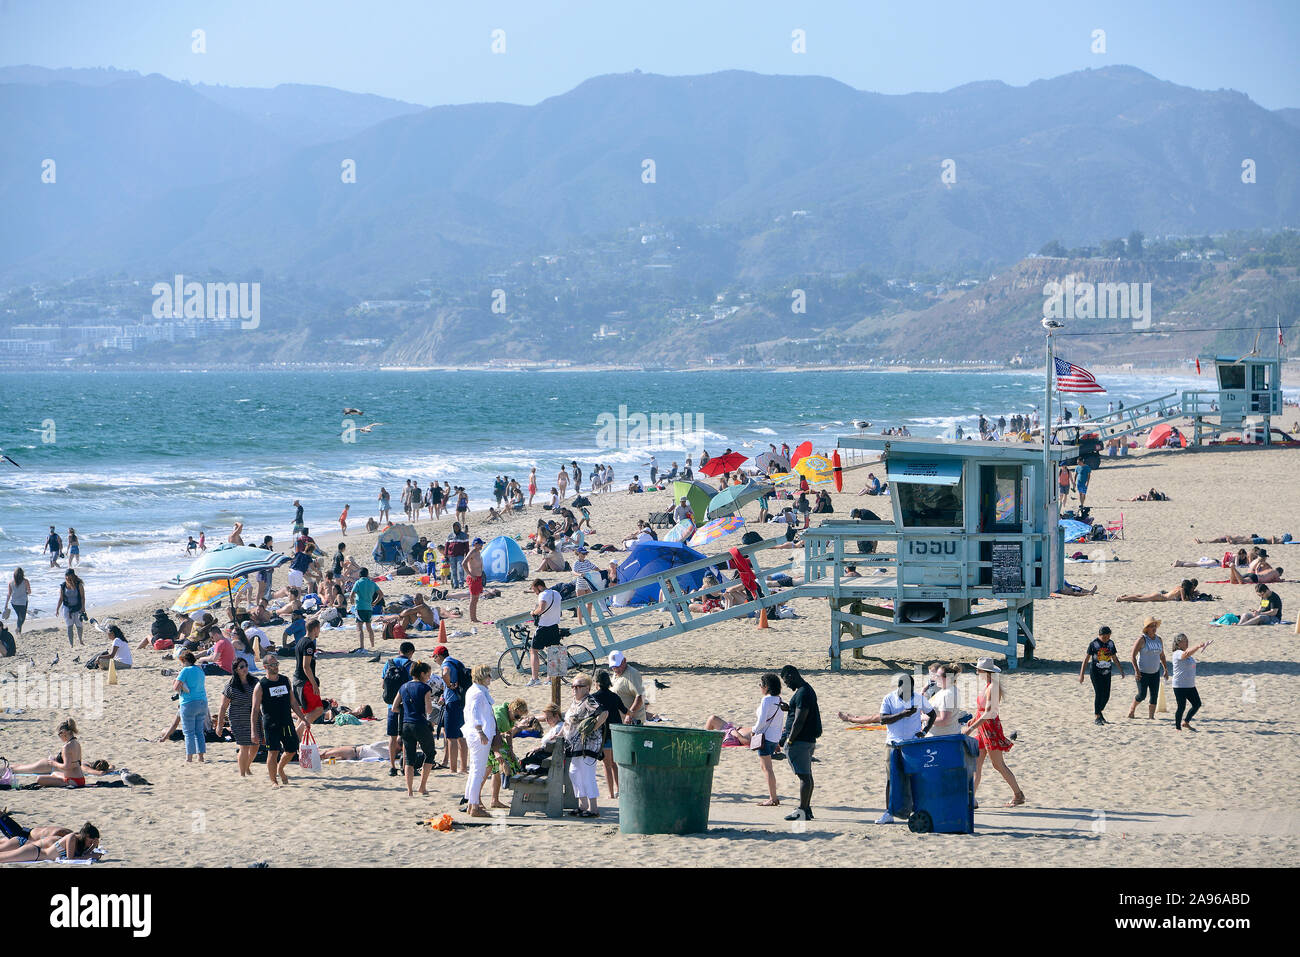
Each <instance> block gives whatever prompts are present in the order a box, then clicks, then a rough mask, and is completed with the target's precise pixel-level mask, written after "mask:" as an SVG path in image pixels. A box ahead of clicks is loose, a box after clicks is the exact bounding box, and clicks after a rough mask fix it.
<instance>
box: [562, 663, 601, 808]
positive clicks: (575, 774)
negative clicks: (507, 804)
mask: <svg viewBox="0 0 1300 957" xmlns="http://www.w3.org/2000/svg"><path fill="white" fill-rule="evenodd" d="M608 717H609V712H607V711H605V710H604V709H603V708H602V707H601V706H600V703H599V702H597V701H596V699H595V698H593V697H592V695H591V678H590V677H588V676H587V675H584V674H581V673H580V674H578V675H577V676H575V677H574V679H573V704H571V705H569V710H568V711H566V712H565V713H564V732H563V733H564V753H565V755H566V756H567V757H568V758H569V777H570V778H571V779H572V780H573V790H574V791H575V792H576V793H577V795H578V810H576V811H570V812H569V816H570V817H600V808H599V807H597V806H596V799H597V798H598V797H599V796H600V789H599V788H598V787H597V785H596V763H597V762H598V761H600V760H601V759H602V758H603V756H604V747H605V732H604V731H603V730H602V728H603V725H604V724H605V720H606V719H607V718H608Z"/></svg>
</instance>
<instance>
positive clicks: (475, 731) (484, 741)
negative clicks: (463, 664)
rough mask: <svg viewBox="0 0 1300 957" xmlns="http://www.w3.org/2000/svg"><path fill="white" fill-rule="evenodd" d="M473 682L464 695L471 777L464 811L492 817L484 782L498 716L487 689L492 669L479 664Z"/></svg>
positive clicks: (473, 672) (471, 814) (466, 785)
mask: <svg viewBox="0 0 1300 957" xmlns="http://www.w3.org/2000/svg"><path fill="white" fill-rule="evenodd" d="M470 674H471V677H473V679H474V684H472V685H471V686H470V689H469V693H468V694H467V695H466V696H465V724H464V728H463V730H464V734H465V741H466V743H467V744H468V745H469V779H468V780H467V781H466V782H465V802H466V807H465V811H466V813H468V814H469V816H470V817H491V816H492V815H491V814H490V813H489V812H488V810H487V808H485V807H484V806H483V797H482V792H483V782H484V781H485V780H486V779H487V766H488V753H489V752H490V751H491V750H492V739H493V738H494V737H496V733H497V718H496V715H495V714H493V713H492V708H493V707H494V706H495V704H496V702H494V701H493V700H492V695H490V694H489V693H488V689H487V686H488V682H489V681H491V680H492V669H491V668H490V667H488V666H487V665H478V666H477V667H476V668H474V670H473V671H472V672H471V673H470Z"/></svg>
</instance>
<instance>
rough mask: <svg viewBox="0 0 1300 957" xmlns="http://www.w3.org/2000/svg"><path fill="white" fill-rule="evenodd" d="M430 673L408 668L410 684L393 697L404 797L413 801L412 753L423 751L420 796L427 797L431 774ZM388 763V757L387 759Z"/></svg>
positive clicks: (423, 666) (424, 665)
mask: <svg viewBox="0 0 1300 957" xmlns="http://www.w3.org/2000/svg"><path fill="white" fill-rule="evenodd" d="M432 671H433V669H432V668H430V667H429V664H428V662H425V661H420V662H416V663H415V664H414V665H412V666H411V680H410V681H408V682H406V684H404V685H402V687H401V689H400V690H399V691H398V693H397V700H398V701H399V702H400V706H399V709H400V711H401V713H402V748H403V751H404V756H405V764H406V796H407V797H415V791H414V787H415V768H416V766H417V761H418V760H419V759H418V758H417V757H416V753H417V752H418V751H419V750H420V749H421V748H423V749H424V764H423V766H422V768H421V771H420V793H421V794H428V793H429V789H428V784H429V774H430V772H432V771H433V762H434V754H435V752H436V751H437V747H438V745H437V743H436V742H435V741H434V740H433V721H432V720H431V718H432V715H433V687H432V686H431V685H430V684H429V675H430V674H431V673H432ZM390 760H391V757H390Z"/></svg>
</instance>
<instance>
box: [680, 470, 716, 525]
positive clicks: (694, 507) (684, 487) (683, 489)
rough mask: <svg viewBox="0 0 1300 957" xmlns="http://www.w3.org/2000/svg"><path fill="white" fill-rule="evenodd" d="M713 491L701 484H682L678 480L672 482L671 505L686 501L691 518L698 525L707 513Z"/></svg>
mask: <svg viewBox="0 0 1300 957" xmlns="http://www.w3.org/2000/svg"><path fill="white" fill-rule="evenodd" d="M715 491H716V490H715V489H713V488H711V487H710V486H708V485H705V484H704V483H703V482H697V481H690V482H683V481H681V480H680V479H679V480H678V481H676V482H673V504H674V505H676V504H677V503H678V502H680V501H681V500H682V499H686V504H687V505H689V506H690V508H691V517H692V518H694V519H695V522H696V524H699V523H700V522H703V521H704V519H705V516H706V514H707V513H708V511H709V500H710V499H712V498H713V495H714V493H715Z"/></svg>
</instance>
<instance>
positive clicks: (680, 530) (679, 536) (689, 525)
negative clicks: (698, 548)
mask: <svg viewBox="0 0 1300 957" xmlns="http://www.w3.org/2000/svg"><path fill="white" fill-rule="evenodd" d="M694 532H695V523H694V522H692V521H691V520H690V519H689V518H684V519H682V520H681V521H680V522H678V523H677V524H676V525H674V526H673V527H672V528H670V529H668V531H666V532H665V533H664V534H663V535H662V536H660V538H659V541H661V542H684V541H686V539H688V538H690V537H691V535H692V534H694Z"/></svg>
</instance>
